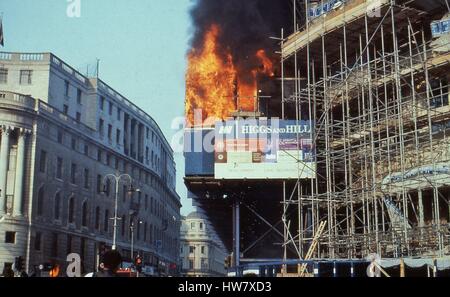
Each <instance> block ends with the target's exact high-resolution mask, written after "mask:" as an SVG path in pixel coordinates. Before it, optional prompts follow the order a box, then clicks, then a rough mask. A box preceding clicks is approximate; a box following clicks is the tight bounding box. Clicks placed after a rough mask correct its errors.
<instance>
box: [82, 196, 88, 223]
mask: <svg viewBox="0 0 450 297" xmlns="http://www.w3.org/2000/svg"><path fill="white" fill-rule="evenodd" d="M81 225H82V226H83V227H87V225H88V205H87V202H86V201H85V202H84V203H83V207H82V215H81Z"/></svg>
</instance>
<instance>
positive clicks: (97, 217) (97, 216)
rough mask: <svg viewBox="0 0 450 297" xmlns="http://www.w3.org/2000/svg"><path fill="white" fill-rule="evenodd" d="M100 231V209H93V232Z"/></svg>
mask: <svg viewBox="0 0 450 297" xmlns="http://www.w3.org/2000/svg"><path fill="white" fill-rule="evenodd" d="M99 229H100V207H98V206H97V208H96V209H95V230H99Z"/></svg>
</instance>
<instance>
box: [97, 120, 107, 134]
mask: <svg viewBox="0 0 450 297" xmlns="http://www.w3.org/2000/svg"><path fill="white" fill-rule="evenodd" d="M104 123H105V122H104V121H103V119H100V120H99V121H98V131H99V132H100V136H101V137H103V133H104V131H103V126H104Z"/></svg>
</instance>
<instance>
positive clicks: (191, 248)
mask: <svg viewBox="0 0 450 297" xmlns="http://www.w3.org/2000/svg"><path fill="white" fill-rule="evenodd" d="M194 251H195V246H190V247H189V254H193V253H194Z"/></svg>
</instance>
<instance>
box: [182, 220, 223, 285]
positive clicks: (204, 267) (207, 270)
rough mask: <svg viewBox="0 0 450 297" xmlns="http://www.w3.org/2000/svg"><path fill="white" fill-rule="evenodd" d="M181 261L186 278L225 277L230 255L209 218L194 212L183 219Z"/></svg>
mask: <svg viewBox="0 0 450 297" xmlns="http://www.w3.org/2000/svg"><path fill="white" fill-rule="evenodd" d="M180 245H181V249H180V261H181V263H182V264H181V268H182V275H184V276H201V277H212V276H225V275H226V270H225V265H224V264H225V258H226V257H227V255H228V253H227V251H226V249H225V246H224V244H223V243H222V241H221V240H220V239H219V237H218V236H217V234H216V232H215V230H214V228H213V226H212V225H211V223H210V222H209V220H208V218H207V217H206V216H205V215H204V214H202V213H200V212H192V213H190V214H189V215H188V216H187V217H185V218H183V220H182V225H181V239H180Z"/></svg>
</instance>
